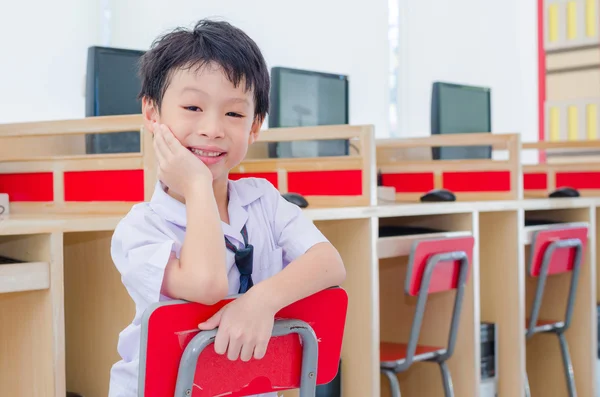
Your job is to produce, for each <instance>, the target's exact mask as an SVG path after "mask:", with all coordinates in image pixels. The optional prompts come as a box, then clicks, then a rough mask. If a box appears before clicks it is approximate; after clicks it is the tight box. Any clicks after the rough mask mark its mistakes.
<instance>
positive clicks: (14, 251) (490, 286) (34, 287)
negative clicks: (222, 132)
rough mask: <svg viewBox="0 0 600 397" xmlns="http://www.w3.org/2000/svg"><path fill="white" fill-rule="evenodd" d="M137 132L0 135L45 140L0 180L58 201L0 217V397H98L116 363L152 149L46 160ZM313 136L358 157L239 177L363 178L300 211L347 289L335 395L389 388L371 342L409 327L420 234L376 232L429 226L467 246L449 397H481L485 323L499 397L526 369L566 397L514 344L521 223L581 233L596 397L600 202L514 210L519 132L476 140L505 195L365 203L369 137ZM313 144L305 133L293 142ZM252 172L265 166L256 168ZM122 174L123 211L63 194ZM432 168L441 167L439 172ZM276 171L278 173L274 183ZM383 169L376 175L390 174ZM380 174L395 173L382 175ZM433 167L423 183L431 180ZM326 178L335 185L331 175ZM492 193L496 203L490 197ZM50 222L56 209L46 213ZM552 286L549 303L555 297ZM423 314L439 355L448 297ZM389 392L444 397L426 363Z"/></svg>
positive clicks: (577, 362) (1, 165)
mask: <svg viewBox="0 0 600 397" xmlns="http://www.w3.org/2000/svg"><path fill="white" fill-rule="evenodd" d="M138 124H139V117H138V116H123V117H115V118H110V119H103V118H98V119H95V120H85V121H81V120H79V121H68V122H50V123H33V124H31V125H29V124H27V125H22V124H21V125H7V126H0V138H3V137H4V141H3V142H4V143H6V142H7V140H8V142H9V143H10V144H11V145H24V144H25V143H24V142H27V143H31V142H33V141H35V142H39V139H42V140H46V141H47V143H48V146H45V145H41V146H39V147H40V148H46V147H51V145H50V144H51V143H54V144H55V146H54V149H52V151H51V152H52V153H46V152H44V153H41V152H40V153H36V155H38V156H46V155H48V156H50V157H47V158H45V160H44V161H41V162H40V161H39V158H38V159H35V160H34V159H31V158H28V159H23V158H22V156H19V155H20V154H22V153H17V152H15V151H12V150H10V151H6V149H5V148H6V146H4V147H3V148H4V150H5V151H6V153H9V154H10V155H11V156H12V157H9V160H5V159H4V158H3V159H2V161H0V174H6V173H11V172H16V171H15V167H19V168H17V170H18V172H29V173H43V174H45V176H44V178H46V177H48V174H51V176H52V179H51V181H52V182H51V183H50V186H51V188H52V190H53V192H55V193H56V194H54V195H53V196H52V198H51V199H49V200H48V197H42V199H46V201H42V202H21V203H17V204H16V205H15V207H14V208H15V209H16V211H15V214H13V215H11V216H5V217H3V218H2V217H0V255H5V256H13V257H15V258H17V259H20V260H23V261H26V262H27V264H18V265H10V266H5V265H2V266H1V267H0V271H1V272H3V273H0V275H1V276H2V277H0V339H1V340H2V341H3V343H2V344H0V385H2V389H1V390H0V391H1V394H2V395H4V394H6V395H17V396H21V395H35V396H52V395H54V396H60V397H63V396H64V395H65V391H66V390H72V391H75V392H79V393H82V394H84V395H85V396H86V397H94V396H106V394H107V391H108V379H109V370H110V367H111V366H112V365H113V364H114V363H115V362H116V361H118V359H119V357H118V355H117V351H116V347H117V340H118V334H119V332H120V331H121V330H122V329H123V328H125V326H126V325H127V324H129V323H130V322H131V319H132V318H133V310H134V305H133V303H132V301H131V299H130V298H129V296H128V295H127V293H126V291H125V288H124V287H123V285H122V283H121V280H120V277H119V274H118V272H117V271H116V269H115V267H114V265H113V263H112V260H111V258H110V242H111V236H112V233H113V230H114V228H115V226H116V225H117V223H118V221H119V220H120V219H121V218H122V216H123V215H124V213H125V211H126V210H127V209H128V208H129V207H130V206H131V205H132V204H133V201H135V200H137V201H139V200H138V199H139V197H145V198H146V199H149V192H150V190H151V188H153V186H154V170H153V167H152V166H151V164H152V158H151V156H150V154H149V153H148V152H143V153H142V154H139V153H138V154H125V155H106V156H105V155H92V156H79V155H76V156H73V152H72V151H68V153H60V154H58V155H57V154H56V153H55V149H56V148H57V147H58V148H67V147H70V146H68V145H70V144H72V145H75V146H77V144H78V143H77V142H79V143H81V141H77V140H74V139H72V138H74V137H75V135H76V134H77V133H81V132H83V133H96V132H107V131H109V132H110V131H113V132H117V131H121V130H126V131H128V130H131V129H132V128H135V126H136V125H138ZM23 131H26V133H22V132H23ZM296 132H297V131H296ZM320 132H323V134H321V136H325V135H327V134H329V135H328V136H329V137H331V138H341V137H348V138H351V137H354V138H357V139H358V145H357V148H358V153H359V154H351V156H348V157H349V158H348V159H345V160H343V161H344V162H347V164H346V163H344V164H346V165H341V164H342V162H338V161H337V160H335V161H334V159H326V160H325V162H327V164H322V165H319V164H312V163H311V162H310V161H304V160H303V161H295V160H292V161H289V164H288V163H286V164H288V165H289V166H288V165H285V164H284V163H285V162H278V161H270V160H265V159H263V160H262V163H261V162H260V161H256V158H252V159H249V161H248V162H247V167H246V165H244V164H243V166H241V167H239V169H237V170H236V172H238V173H241V174H246V176H247V175H248V174H249V173H250V174H251V173H252V172H258V171H260V172H262V171H265V170H266V171H269V172H271V173H273V171H275V174H276V181H277V183H278V184H280V185H279V187H280V190H282V191H288V187H289V182H290V180H289V174H288V171H289V170H298V168H299V167H300V168H301V170H302V171H311V172H312V171H314V170H317V169H318V170H325V171H327V170H329V171H335V172H337V171H340V170H344V169H348V168H349V167H347V165H349V164H350V165H352V167H359V168H360V170H358V171H359V172H355V174H356V175H359V176H360V179H356V178H355V180H354V183H356V187H357V189H356V191H352V192H350V193H349V194H348V193H347V192H346V193H345V192H339V191H338V192H335V195H334V196H336V197H334V198H333V199H332V198H331V196H328V194H329V193H327V192H316V193H317V194H313V195H312V196H313V197H310V196H311V194H306V196H307V197H308V198H309V202H311V203H313V205H311V208H310V209H307V210H305V214H306V215H307V216H308V217H309V218H310V219H312V220H313V221H314V222H315V224H316V225H317V227H319V229H320V230H321V231H323V233H324V234H325V235H326V236H327V237H328V238H329V239H330V240H331V242H332V243H333V244H334V245H335V246H336V247H337V248H338V250H339V251H340V253H341V255H342V258H343V259H344V262H345V265H346V268H347V279H346V282H345V283H344V285H343V287H344V288H345V289H346V290H347V291H348V294H349V298H350V302H349V312H348V317H347V327H346V334H345V338H344V345H343V351H342V364H343V366H342V372H343V373H342V379H343V380H342V382H343V388H344V397H346V396H350V397H365V396H379V395H387V394H388V392H387V382H384V386H383V387H382V385H381V384H380V381H381V378H380V375H379V342H380V341H381V340H384V341H386V340H389V341H401V340H403V338H405V335H406V332H407V330H408V327H409V326H410V322H409V319H410V318H412V317H409V313H410V311H411V310H412V309H413V308H414V302H411V301H410V300H408V299H405V298H404V297H403V296H402V295H401V294H399V292H398V291H399V288H398V285H399V284H400V283H401V282H402V277H403V276H402V275H403V268H404V267H405V266H406V251H405V250H404V251H402V247H406V246H407V245H408V244H410V242H411V241H414V240H415V239H417V238H420V237H419V236H408V237H406V238H392V239H388V240H386V239H380V238H379V235H378V227H379V225H380V224H381V225H395V224H400V225H417V226H428V227H433V228H439V229H443V230H445V232H444V233H446V234H447V235H457V234H462V233H469V234H472V235H473V236H474V237H475V241H476V243H475V252H474V256H473V263H472V272H471V275H470V278H469V282H468V285H467V290H466V293H465V298H464V306H463V312H462V315H461V323H460V331H459V332H460V333H459V336H458V340H457V346H456V351H455V354H454V356H453V358H452V359H451V360H450V361H449V362H448V365H449V367H450V371H451V373H452V377H453V381H454V386H455V392H456V395H457V396H465V397H475V396H478V395H479V390H478V388H479V383H480V378H481V375H480V372H481V370H480V361H479V356H480V323H481V322H482V321H486V322H494V323H495V324H496V325H497V326H498V330H497V337H496V340H497V361H498V366H497V374H498V392H499V395H502V396H518V395H522V392H523V390H524V373H525V370H526V369H528V370H529V371H531V372H530V374H531V376H530V379H531V381H532V389H533V391H534V393H535V391H536V390H544V392H545V395H548V396H551V397H552V396H557V397H558V396H563V395H564V394H565V393H564V388H563V387H562V386H563V384H562V383H561V382H563V379H564V377H563V376H562V374H561V373H559V371H558V368H560V367H559V366H558V365H559V364H560V363H559V362H557V359H558V356H557V354H556V351H555V350H548V346H550V345H544V343H545V342H543V341H540V342H539V343H541V344H540V345H538V344H531V343H527V344H526V343H525V316H526V314H527V305H526V303H527V299H528V293H529V292H528V289H527V287H526V286H527V277H526V274H525V271H524V270H525V261H526V256H525V253H526V250H527V244H526V242H527V239H526V236H527V233H528V231H529V230H528V229H527V228H526V227H525V225H524V219H525V218H526V217H532V216H544V217H549V218H550V219H556V220H561V221H565V222H573V221H582V222H587V223H588V224H589V225H590V235H589V239H590V244H589V248H588V252H587V255H586V261H585V262H584V267H583V269H582V272H581V280H580V283H579V290H578V297H577V302H576V308H575V316H574V320H573V326H572V329H571V330H570V331H569V333H568V339H569V344H570V347H571V349H572V358H573V365H574V370H575V376H576V382H577V387H578V392H579V394H580V395H582V396H588V395H589V396H592V395H595V383H594V376H595V366H596V359H595V355H596V351H597V349H596V345H597V339H596V338H597V337H596V302H597V300H598V298H597V296H598V294H597V288H596V285H597V274H598V272H597V271H596V269H597V267H598V263H597V255H596V251H597V249H598V246H599V244H600V237H599V236H600V233H598V230H597V227H598V226H597V225H598V224H599V222H598V211H597V208H598V207H599V206H600V198H592V197H590V198H577V199H551V200H550V199H531V200H522V199H521V198H522V196H523V193H522V183H521V178H522V173H521V165H520V162H518V161H516V160H515V159H516V158H517V157H515V156H513V154H514V153H515V147H518V136H510V135H507V136H503V137H496V136H492V135H489V134H488V135H486V136H485V137H482V138H485V139H491V141H485V142H487V143H485V142H483V141H478V142H477V143H475V144H479V143H483V144H490V145H496V146H498V145H500V146H502V147H504V148H508V151H509V152H510V153H511V155H510V159H509V160H508V161H505V162H499V163H498V164H499V165H493V167H492V168H493V170H494V171H499V170H500V168H502V169H504V168H506V167H508V169H507V172H508V174H507V173H506V172H504V173H503V174H502V175H504V176H503V178H508V179H510V183H509V184H508V186H509V189H508V190H506V191H505V192H504V193H503V194H502V195H497V194H496V193H493V192H491V193H490V194H484V195H478V196H477V200H488V201H470V202H469V201H463V200H474V199H475V198H474V196H473V195H471V194H470V193H468V192H464V193H466V194H460V195H459V201H458V202H454V203H429V204H424V203H415V202H414V201H415V198H416V195H415V194H413V193H414V192H413V193H411V194H409V195H405V196H402V197H400V199H406V200H408V201H413V203H410V204H409V203H407V204H399V203H391V204H382V205H376V200H375V197H376V195H375V184H374V175H375V168H374V166H373V162H372V161H370V160H369V159H370V158H372V155H373V154H374V152H375V149H374V145H373V143H372V132H373V131H372V130H371V129H369V128H368V127H353V128H350V129H349V130H344V131H342V130H341V129H340V127H331V129H329V128H328V129H325V130H320ZM61 134H62V135H61ZM21 135H23V137H22V139H21ZM55 135H59V136H62V138H64V139H65V141H64V142H63V141H60V142H62V143H60V144H59V145H58V146H56V144H57V142H59V140H57V139H55V138H56V137H55ZM281 135H282V134H281V131H279V132H277V131H276V132H274V133H273V134H271V136H270V137H269V133H267V134H265V135H263V137H264V139H265V141H264V142H262V144H264V143H265V142H267V141H268V140H269V139H275V138H277V139H279V138H282V139H283V138H285V139H286V140H294V139H296V138H295V137H294V136H287V137H282V136H281ZM17 137H19V138H18V139H17ZM310 137H312V136H309V135H303V138H304V139H309V138H310ZM50 139H52V140H50ZM146 139H147V135H146ZM458 139H459V138H456V137H454V138H451V137H444V138H443V139H442V140H424V141H419V142H417V143H419V144H423V143H424V144H425V146H427V147H428V148H429V147H430V146H431V145H434V146H436V145H440V146H446V145H450V144H455V145H456V144H460V145H462V144H464V143H466V142H464V141H462V140H460V141H459V140H458ZM502 142H504V143H502ZM67 143H68V144H67ZM386 145H387V143H386V142H380V145H379V147H380V149H382V150H383V149H385V147H386ZM394 145H396V143H394ZM400 145H401V146H403V147H406V145H414V142H412V143H411V142H408V143H407V142H401V143H400ZM40 150H41V149H40ZM65 150H66V149H65ZM386 150H387V149H386ZM144 153H145V155H144ZM63 155H64V156H63ZM67 155H68V156H67ZM338 160H339V159H338ZM259 163H260V164H261V165H260V167H258V165H257V164H259ZM267 163H268V164H270V165H268V164H267ZM478 164H479V165H482V166H483V164H480V163H479V162H477V161H475V162H472V163H469V164H467V165H464V164H463V165H460V166H457V167H458V169H454V171H465V170H467V171H468V170H469V169H471V170H473V166H479V165H478ZM489 165H490V164H488V166H489ZM125 166H128V167H129V166H130V167H133V170H134V171H136V172H137V173H136V178H138V179H136V180H137V181H138V182H140V181H141V185H140V186H141V188H140V189H138V190H139V191H136V196H135V197H137V198H136V199H135V200H133V199H131V200H133V201H131V200H125V201H124V202H123V201H118V200H115V199H114V197H113V198H112V200H105V201H104V202H101V201H100V202H99V201H97V199H98V198H97V197H92V199H90V200H88V201H87V202H85V201H81V200H76V199H73V197H69V194H66V192H68V191H69V189H70V187H69V186H73V185H69V183H72V182H73V181H69V180H67V179H68V178H67V179H65V171H68V172H71V173H74V172H81V171H84V172H89V173H90V174H93V175H98V174H95V172H100V173H102V172H103V171H105V170H122V171H123V170H125V171H128V169H127V167H125ZM263 166H265V167H267V168H268V169H265V168H264V167H263ZM253 167H254V168H253ZM327 167H329V168H327ZM422 167H426V168H427V167H429V166H428V165H426V164H425V165H423V164H421V165H415V166H413V168H412V170H413V171H414V170H417V169H418V170H420V171H419V172H421V171H423V168H422ZM436 167H438V168H436V170H437V171H440V169H439V165H436ZM494 167H495V168H494ZM382 168H384V167H382ZM280 169H283V170H284V171H285V172H283V171H281V172H280ZM427 169H429V168H427ZM354 171H357V170H354ZM383 171H384V172H386V169H383ZM387 171H390V172H395V171H394V170H393V169H391V168H390V169H389V170H387ZM433 171H434V174H435V172H437V171H435V170H433ZM142 174H143V175H142ZM438 174H439V172H438ZM140 175H142V176H141V177H140ZM328 175H329V178H331V173H329V174H328ZM335 175H339V174H335ZM335 175H334V177H333V178H334V179H335V177H336V176H335ZM353 175H354V174H353ZM433 178H434V179H433V182H434V185H433V186H435V187H440V186H442V187H443V186H444V185H443V184H442V185H440V184H439V182H440V179H439V178H440V177H439V176H435V175H434V176H433ZM117 179H118V178H117ZM48 180H50V179H48ZM148 181H151V182H152V183H147V182H148ZM75 185H76V184H75ZM140 186H138V187H140ZM359 187H360V189H359ZM325 188H326V189H329V188H330V186H327V185H325ZM49 190H50V189H49ZM117 190H118V189H117ZM307 192H309V191H307ZM301 193H302V192H301ZM340 193H343V194H340ZM344 196H345V197H344ZM494 197H501V198H504V200H502V201H497V200H495V199H494ZM38 198H39V197H38ZM75 198H79V199H80V198H81V197H75ZM330 206H336V208H333V207H330ZM49 211H52V212H54V213H53V214H50V213H48V212H49ZM71 212H79V213H78V214H74V213H71ZM378 247H379V248H378ZM553 290H554V291H559V290H560V287H557V288H554V289H553ZM430 303H431V305H430V306H428V309H430V310H428V312H427V313H426V315H425V318H424V324H423V333H422V342H425V343H429V342H430V343H433V344H437V343H438V342H442V339H443V336H444V335H446V334H447V332H446V329H444V328H445V327H447V320H445V318H446V317H448V315H449V311H450V310H451V298H450V297H448V296H446V297H436V298H435V299H432V300H431V302H430ZM536 343H537V342H536ZM540 346H541V347H540ZM549 349H554V347H549ZM548 352H549V353H548ZM546 354H548V355H546ZM546 366H548V367H547V368H548V372H547V373H549V374H550V376H552V378H553V379H552V388H550V389H548V390H546V389H542V388H543V385H542V384H541V380H540V378H539V375H538V374H539V373H540V372H536V371H538V368H546ZM534 367H535V368H534ZM400 385H401V388H402V391H403V395H404V396H409V397H410V396H411V395H416V396H428V397H429V396H432V397H436V396H442V388H441V381H440V377H439V373H438V370H437V368H435V367H433V368H432V367H431V366H428V364H418V365H415V366H414V367H413V368H411V369H410V370H409V371H407V372H406V373H404V374H402V375H400ZM292 395H294V393H293V392H292V393H286V397H287V396H292Z"/></svg>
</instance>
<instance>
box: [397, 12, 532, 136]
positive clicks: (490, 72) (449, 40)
mask: <svg viewBox="0 0 600 397" xmlns="http://www.w3.org/2000/svg"><path fill="white" fill-rule="evenodd" d="M399 1H400V12H404V15H403V18H402V20H403V21H405V25H403V26H402V27H401V28H400V34H401V37H402V38H401V48H402V50H401V53H400V56H401V61H400V62H401V67H402V68H403V70H402V74H401V78H400V81H399V84H400V89H401V90H404V92H403V95H402V96H401V97H400V98H401V100H402V99H403V100H404V101H403V103H402V104H401V108H400V115H401V118H400V128H399V131H397V133H395V134H394V135H397V136H425V135H428V134H429V131H430V115H429V112H430V101H431V85H432V83H433V82H434V81H448V82H456V83H463V84H470V85H481V86H488V87H491V89H492V129H493V132H499V133H508V132H520V133H521V134H522V140H524V141H533V140H537V136H538V132H537V131H538V130H537V128H538V119H537V117H538V115H537V69H536V68H537V55H536V54H537V41H536V40H537V28H536V14H537V13H536V2H535V1H523V0H504V1H481V0H455V1H439V0H418V1H416V0H399Z"/></svg>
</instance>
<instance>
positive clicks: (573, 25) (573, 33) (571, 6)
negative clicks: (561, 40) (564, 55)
mask: <svg viewBox="0 0 600 397" xmlns="http://www.w3.org/2000/svg"><path fill="white" fill-rule="evenodd" d="M576 38H577V3H576V2H574V1H569V2H568V3H567V39H569V40H573V39H576Z"/></svg>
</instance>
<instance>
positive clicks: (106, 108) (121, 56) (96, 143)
mask: <svg viewBox="0 0 600 397" xmlns="http://www.w3.org/2000/svg"><path fill="white" fill-rule="evenodd" d="M143 54H144V52H143V51H137V50H128V49H121V48H110V47H98V46H93V47H90V48H88V54H87V77H86V95H85V115H86V117H94V116H113V115H120V114H139V113H141V111H142V107H141V103H140V101H139V100H138V99H137V96H138V94H139V92H140V88H141V82H140V79H139V77H138V73H137V66H138V62H139V59H140V57H141V56H142V55H143ZM86 151H87V153H130V152H139V151H140V133H139V131H131V132H120V133H115V134H89V135H87V136H86Z"/></svg>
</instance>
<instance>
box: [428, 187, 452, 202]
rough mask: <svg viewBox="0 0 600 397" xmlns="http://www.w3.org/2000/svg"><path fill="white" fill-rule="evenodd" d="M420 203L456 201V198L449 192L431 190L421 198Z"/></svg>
mask: <svg viewBox="0 0 600 397" xmlns="http://www.w3.org/2000/svg"><path fill="white" fill-rule="evenodd" d="M420 200H421V201H422V202H438V201H456V196H455V195H454V193H452V192H451V191H450V190H446V189H433V190H430V191H428V192H427V193H425V194H424V195H422V196H421V198H420Z"/></svg>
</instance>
